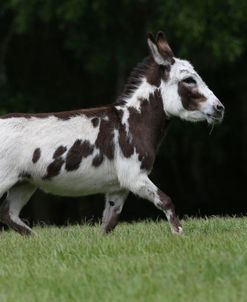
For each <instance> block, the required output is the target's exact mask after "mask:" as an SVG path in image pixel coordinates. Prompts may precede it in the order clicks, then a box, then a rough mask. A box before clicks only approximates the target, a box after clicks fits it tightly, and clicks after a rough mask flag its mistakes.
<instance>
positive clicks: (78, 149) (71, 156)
mask: <svg viewBox="0 0 247 302" xmlns="http://www.w3.org/2000/svg"><path fill="white" fill-rule="evenodd" d="M93 149H94V146H93V145H91V144H90V142H89V141H88V140H85V141H83V142H82V140H80V139H77V140H76V141H75V142H74V144H73V146H72V147H71V148H70V149H69V151H68V153H67V156H66V164H65V169H66V170H67V171H73V170H76V169H78V168H79V166H80V163H81V161H82V158H83V157H87V156H89V155H90V154H92V153H93Z"/></svg>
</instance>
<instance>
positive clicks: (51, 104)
mask: <svg viewBox="0 0 247 302" xmlns="http://www.w3.org/2000/svg"><path fill="white" fill-rule="evenodd" d="M158 30H163V31H164V32H165V33H166V36H167V38H168V41H169V42H170V45H171V47H172V49H173V51H174V53H175V55H176V56H177V57H181V58H186V59H188V60H189V61H191V62H192V64H193V65H194V67H195V68H196V69H197V71H198V72H199V74H200V75H201V76H202V77H203V79H204V80H205V82H206V83H207V84H208V86H209V87H210V88H211V89H212V90H213V91H214V93H215V94H216V95H217V96H218V98H219V99H220V100H221V102H222V103H223V104H224V105H225V107H226V115H225V119H224V122H223V124H222V125H220V126H217V127H215V128H214V130H213V132H212V133H211V134H210V128H209V127H208V126H207V125H206V124H205V123H201V124H199V123H198V124H191V123H188V122H183V121H180V120H178V119H174V120H173V122H172V123H171V124H170V126H169V127H170V129H169V131H168V135H167V136H166V139H165V140H164V142H163V144H162V146H161V148H160V151H159V154H158V156H157V160H156V162H155V165H154V169H153V172H152V174H151V179H152V180H153V181H154V182H155V183H156V184H157V185H158V186H159V187H160V188H161V189H162V190H164V191H165V192H166V193H167V194H169V195H170V196H171V197H172V198H173V200H174V203H175V205H176V209H177V213H178V214H179V215H180V216H181V217H183V216H186V215H192V216H205V215H216V214H217V215H243V214H246V213H247V198H246V193H247V184H246V180H247V177H246V176H247V165H246V162H247V80H246V79H247V77H246V70H247V39H246V37H247V1H246V0H243V1H241V0H238V1H237V0H217V1H214V0H207V1H206V0H194V1H181V0H177V1H173V0H167V1H164V0H152V1H149V0H136V1H133V0H118V1H116V0H94V1H93V0H70V1H68V0H67V1H66V0H59V1H58V0H26V1H21V0H5V1H1V2H0V113H1V114H5V113H8V112H48V111H63V110H72V109H77V108H83V107H94V106H99V105H104V104H108V103H112V102H114V101H115V99H116V97H117V96H118V95H119V94H120V93H121V91H122V89H123V86H124V83H125V82H126V79H127V77H128V74H129V73H130V71H131V69H132V68H133V67H134V66H135V65H136V64H137V63H138V62H140V61H142V60H143V58H144V57H145V56H147V55H148V48H147V45H146V33H147V32H148V31H152V32H154V33H156V32H157V31H158ZM103 206H104V198H103V196H100V195H97V196H90V197H84V198H60V197H55V196H50V195H46V194H44V193H42V192H37V193H36V194H35V195H34V196H33V198H32V200H31V202H30V203H29V204H28V206H26V208H25V209H24V211H23V213H22V216H23V217H25V218H28V219H29V221H31V223H37V222H39V223H45V224H57V225H64V224H67V223H84V222H88V221H98V219H99V218H100V217H101V213H102V210H103ZM163 217H164V216H163V214H162V213H161V212H160V211H158V210H156V209H155V207H154V206H153V205H152V204H149V203H148V202H147V201H144V200H141V199H138V198H136V197H135V196H133V195H130V196H129V198H128V200H127V202H126V204H125V207H124V210H123V214H122V217H121V219H122V220H128V221H134V220H138V219H143V218H152V219H157V218H163Z"/></svg>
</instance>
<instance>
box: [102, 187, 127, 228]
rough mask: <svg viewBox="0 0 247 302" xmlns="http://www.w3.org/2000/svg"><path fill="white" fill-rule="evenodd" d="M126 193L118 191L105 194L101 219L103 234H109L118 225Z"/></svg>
mask: <svg viewBox="0 0 247 302" xmlns="http://www.w3.org/2000/svg"><path fill="white" fill-rule="evenodd" d="M127 196H128V191H119V192H114V193H108V194H106V196H105V198H106V201H105V209H104V212H103V219H102V231H103V233H109V232H111V231H112V230H113V229H114V228H115V227H116V225H117V224H118V218H119V215H120V213H121V211H122V209H123V205H124V202H125V200H126V198H127Z"/></svg>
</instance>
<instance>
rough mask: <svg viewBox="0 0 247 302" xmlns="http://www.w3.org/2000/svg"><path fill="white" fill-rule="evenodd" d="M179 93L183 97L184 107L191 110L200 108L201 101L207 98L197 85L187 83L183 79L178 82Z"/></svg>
mask: <svg viewBox="0 0 247 302" xmlns="http://www.w3.org/2000/svg"><path fill="white" fill-rule="evenodd" d="M178 94H179V95H180V97H181V101H182V104H183V107H184V108H185V109H186V110H189V111H194V110H198V109H199V106H200V103H201V102H205V101H206V100H207V99H206V97H205V96H204V95H202V94H201V93H199V91H198V89H197V88H196V87H191V86H189V85H186V84H184V83H183V82H182V81H181V82H179V83H178Z"/></svg>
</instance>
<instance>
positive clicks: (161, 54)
mask: <svg viewBox="0 0 247 302" xmlns="http://www.w3.org/2000/svg"><path fill="white" fill-rule="evenodd" d="M147 36H148V45H149V48H150V50H151V53H152V56H153V58H154V60H155V62H156V63H157V64H159V65H165V66H169V65H171V64H172V63H173V62H174V58H173V57H174V55H173V52H172V50H171V48H170V46H169V45H168V43H167V41H166V39H165V35H164V33H163V32H161V31H160V32H158V34H157V36H156V40H155V39H154V36H153V35H152V34H151V33H148V35H147Z"/></svg>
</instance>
